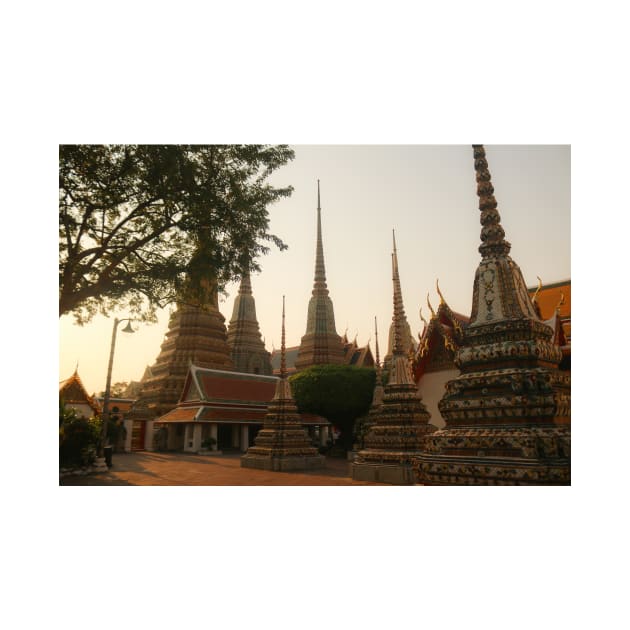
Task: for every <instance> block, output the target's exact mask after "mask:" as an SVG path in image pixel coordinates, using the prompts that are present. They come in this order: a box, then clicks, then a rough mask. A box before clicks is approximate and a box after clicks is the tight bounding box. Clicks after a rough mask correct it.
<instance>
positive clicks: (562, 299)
mask: <svg viewBox="0 0 630 630" xmlns="http://www.w3.org/2000/svg"><path fill="white" fill-rule="evenodd" d="M563 304H564V293H562V292H560V301H559V302H558V305H557V306H556V311H559V310H560V307H561V306H562V305H563Z"/></svg>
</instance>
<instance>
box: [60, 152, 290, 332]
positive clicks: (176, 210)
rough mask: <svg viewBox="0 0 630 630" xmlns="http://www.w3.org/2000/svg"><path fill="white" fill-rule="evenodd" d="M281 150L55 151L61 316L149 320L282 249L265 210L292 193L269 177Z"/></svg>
mask: <svg viewBox="0 0 630 630" xmlns="http://www.w3.org/2000/svg"><path fill="white" fill-rule="evenodd" d="M293 157H294V153H293V151H292V150H291V149H290V148H289V147H288V146H286V145H274V146H272V145H210V146H208V145H203V146H202V145H62V146H60V147H59V314H60V316H61V315H63V314H66V313H72V314H73V315H74V317H75V319H76V321H77V322H78V323H85V322H87V321H89V320H90V319H91V318H92V317H93V316H94V315H95V314H96V313H98V312H101V313H103V314H107V313H108V312H110V311H111V310H112V309H115V308H122V307H124V308H126V309H128V310H129V311H130V312H131V313H133V314H134V316H136V317H139V318H143V319H152V318H153V317H154V316H155V312H156V309H157V308H160V307H163V306H165V305H166V304H168V303H169V302H173V301H175V300H177V299H178V297H181V291H182V289H183V287H185V286H186V283H187V282H188V280H187V279H189V278H190V276H191V275H192V276H193V277H194V275H195V272H196V271H199V270H200V269H202V268H203V269H204V270H205V273H206V275H207V274H208V270H212V274H213V276H214V278H215V279H216V283H217V285H218V286H219V287H222V286H224V285H225V283H226V282H228V281H230V280H233V279H235V278H236V277H238V276H239V275H240V274H241V272H242V271H243V270H244V268H245V267H247V268H249V269H250V270H251V271H254V270H259V266H258V265H257V264H256V257H257V256H260V255H262V254H265V253H267V252H268V245H269V244H270V243H273V244H275V245H276V246H278V247H279V248H280V249H284V248H285V247H286V246H285V245H284V243H283V242H282V241H281V240H280V239H279V238H278V237H276V236H274V235H273V234H270V233H269V231H268V228H269V215H268V212H267V207H268V205H269V204H271V203H273V202H275V201H277V200H279V199H281V198H283V197H288V196H290V195H291V192H292V190H293V189H292V187H291V186H288V187H286V188H274V187H273V186H272V185H271V184H270V183H269V181H268V178H269V175H271V173H273V172H274V171H275V170H276V169H278V168H280V167H281V166H283V165H284V164H286V163H287V162H289V161H290V160H292V159H293Z"/></svg>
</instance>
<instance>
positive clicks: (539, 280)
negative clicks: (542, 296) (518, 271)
mask: <svg viewBox="0 0 630 630" xmlns="http://www.w3.org/2000/svg"><path fill="white" fill-rule="evenodd" d="M536 277H537V278H538V288H537V289H536V292H535V293H534V295H532V302H535V301H536V298H537V297H538V294H539V293H540V290H541V289H542V280H541V279H540V276H536Z"/></svg>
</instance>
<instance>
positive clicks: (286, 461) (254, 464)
mask: <svg viewBox="0 0 630 630" xmlns="http://www.w3.org/2000/svg"><path fill="white" fill-rule="evenodd" d="M325 464H326V458H325V457H324V456H323V455H309V456H306V457H300V456H295V457H292V456H290V455H289V456H286V457H266V456H264V455H248V454H245V455H243V456H242V457H241V467H242V468H258V469H259V470H271V471H274V472H289V471H295V470H311V469H314V468H323V467H324V466H325Z"/></svg>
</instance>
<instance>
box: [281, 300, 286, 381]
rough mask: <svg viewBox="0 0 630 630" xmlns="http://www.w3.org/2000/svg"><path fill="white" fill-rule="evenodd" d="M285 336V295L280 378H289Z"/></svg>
mask: <svg viewBox="0 0 630 630" xmlns="http://www.w3.org/2000/svg"><path fill="white" fill-rule="evenodd" d="M286 350H287V349H286V345H285V335H284V295H283V296H282V337H281V341H280V378H282V379H286V377H287V352H286Z"/></svg>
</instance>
